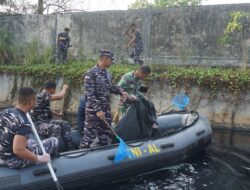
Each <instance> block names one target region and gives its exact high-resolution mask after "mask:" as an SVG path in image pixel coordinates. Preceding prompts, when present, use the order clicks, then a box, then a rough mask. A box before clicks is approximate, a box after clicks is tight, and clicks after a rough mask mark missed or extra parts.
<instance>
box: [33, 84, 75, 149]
mask: <svg viewBox="0 0 250 190" xmlns="http://www.w3.org/2000/svg"><path fill="white" fill-rule="evenodd" d="M67 89H68V85H66V84H64V85H63V89H62V90H61V92H60V93H58V94H56V93H55V92H56V83H55V81H53V80H49V81H46V82H45V84H44V88H43V90H42V91H41V92H40V93H39V94H38V95H37V96H36V104H35V106H34V108H33V109H32V110H31V112H30V115H31V117H32V120H33V121H34V123H35V125H36V130H37V132H38V134H39V135H42V136H44V137H46V138H48V137H57V138H58V139H59V141H61V140H62V141H63V142H65V143H66V145H70V143H71V141H72V139H71V127H70V124H69V122H68V121H64V120H61V119H60V120H55V119H53V114H52V111H51V109H50V102H51V101H57V100H61V99H63V98H64V96H65V94H66V92H67Z"/></svg>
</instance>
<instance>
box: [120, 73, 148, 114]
mask: <svg viewBox="0 0 250 190" xmlns="http://www.w3.org/2000/svg"><path fill="white" fill-rule="evenodd" d="M134 73H135V71H131V72H129V73H126V74H125V75H123V76H122V78H121V80H120V81H119V82H118V86H119V87H121V88H122V89H123V90H124V91H126V92H127V93H128V94H129V95H134V96H136V97H138V98H143V97H144V95H143V93H141V92H140V91H139V89H140V86H141V85H142V84H141V81H140V80H139V79H137V78H135V75H134ZM130 105H131V102H129V101H125V102H123V101H122V99H121V98H120V101H119V110H118V111H119V114H120V115H121V116H122V115H123V114H124V113H125V112H126V111H127V109H128V108H129V106H130Z"/></svg>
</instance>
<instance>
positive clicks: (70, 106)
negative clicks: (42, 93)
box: [0, 74, 250, 128]
mask: <svg viewBox="0 0 250 190" xmlns="http://www.w3.org/2000/svg"><path fill="white" fill-rule="evenodd" d="M56 82H57V88H58V89H57V90H58V91H59V90H60V89H61V88H62V84H63V79H62V78H58V79H57V80H56ZM146 83H147V84H146V85H147V86H149V92H148V93H147V96H148V98H149V99H150V100H152V101H153V102H154V104H155V106H156V109H157V110H158V111H160V110H163V109H166V108H167V107H169V106H170V105H171V99H172V98H173V97H174V96H175V95H176V94H179V93H185V89H186V86H179V87H178V88H173V87H172V85H170V84H168V83H167V82H163V81H148V82H146ZM42 85H43V84H35V83H34V80H33V78H32V77H31V76H23V75H15V76H14V75H11V74H0V90H1V92H0V106H4V105H14V104H15V99H16V93H17V89H18V88H19V87H21V86H32V87H34V88H35V89H36V90H37V91H39V90H41V87H42ZM82 94H84V92H83V88H82V86H80V85H79V86H76V87H70V91H69V93H68V95H67V98H66V101H65V111H66V112H68V113H72V114H76V111H77V108H78V104H79V98H80V96H81V95H82ZM189 97H190V104H189V105H188V107H187V108H188V109H189V110H196V111H198V112H199V113H200V114H204V115H206V116H207V117H208V118H209V120H210V122H211V123H212V125H220V126H226V127H247V128H250V117H249V115H250V106H249V105H250V93H249V91H248V92H245V93H242V94H240V95H239V96H235V95H234V94H232V93H230V91H228V89H219V91H218V92H217V93H216V94H214V96H213V97H211V92H210V91H209V90H208V89H206V88H205V87H204V88H202V89H201V88H200V87H197V86H191V85H190V89H189ZM117 101H118V96H112V112H113V113H114V112H115V110H116V109H117ZM51 107H52V109H54V110H57V111H60V109H61V108H62V102H58V103H56V104H54V103H52V104H51Z"/></svg>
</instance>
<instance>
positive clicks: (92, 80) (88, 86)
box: [80, 65, 121, 148]
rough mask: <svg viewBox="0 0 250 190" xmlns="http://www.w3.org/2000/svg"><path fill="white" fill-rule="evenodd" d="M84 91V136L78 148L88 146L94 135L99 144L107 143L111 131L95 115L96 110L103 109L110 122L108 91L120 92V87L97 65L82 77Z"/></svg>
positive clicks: (110, 136)
mask: <svg viewBox="0 0 250 190" xmlns="http://www.w3.org/2000/svg"><path fill="white" fill-rule="evenodd" d="M84 85H85V93H86V109H85V117H86V118H85V124H84V136H83V138H82V139H81V142H80V148H89V147H90V144H91V143H92V142H93V141H94V140H95V138H96V137H98V139H99V145H101V146H103V145H107V144H108V141H109V139H110V138H112V132H111V131H110V129H109V128H108V127H107V126H106V125H105V124H104V123H103V122H102V121H101V120H100V119H99V118H98V117H97V115H96V113H97V112H98V111H103V112H104V114H105V119H106V120H107V122H108V123H109V124H111V108H110V93H115V94H121V89H120V88H119V87H117V86H114V85H113V84H112V82H111V79H110V75H109V73H108V72H107V70H106V69H101V68H100V67H99V66H98V65H97V66H95V67H93V68H92V69H90V70H89V71H88V72H87V74H86V76H85V79H84Z"/></svg>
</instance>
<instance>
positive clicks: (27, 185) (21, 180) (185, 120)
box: [0, 111, 212, 190]
mask: <svg viewBox="0 0 250 190" xmlns="http://www.w3.org/2000/svg"><path fill="white" fill-rule="evenodd" d="M157 123H158V128H159V132H158V134H157V135H156V136H153V137H150V138H145V139H141V140H137V141H132V142H131V141H129V142H126V144H127V145H128V146H129V149H130V151H131V153H132V154H133V158H132V159H129V158H128V159H125V160H122V161H121V162H119V163H115V162H114V157H115V153H116V151H117V149H118V144H112V145H108V146H104V147H96V148H90V149H86V150H71V151H67V152H62V153H60V156H59V157H57V158H54V159H53V160H52V162H51V164H52V166H53V168H54V171H55V173H56V176H57V177H58V180H59V182H60V184H61V185H62V186H63V187H64V189H77V188H81V189H86V188H89V187H92V188H96V187H97V186H103V185H105V184H110V183H115V182H117V181H120V180H124V179H128V178H131V177H133V176H136V175H139V174H143V173H145V172H149V171H153V170H156V169H159V168H162V167H166V166H170V165H174V164H177V163H180V162H183V161H185V160H187V159H190V158H192V157H194V156H195V155H197V154H198V153H200V152H202V151H204V150H205V149H206V148H207V147H208V145H209V144H210V143H211V140H212V130H211V126H210V123H209V121H208V119H207V118H206V117H205V116H202V115H199V114H198V113H197V112H188V111H184V112H180V113H168V114H165V115H161V116H159V117H158V118H157ZM79 138H80V135H79V133H78V132H77V131H74V139H75V141H78V142H79ZM77 139H78V140H77ZM0 189H1V190H17V189H18V190H33V189H36V190H38V189H44V190H45V189H46V190H48V189H56V186H55V184H54V182H53V180H52V178H51V175H50V172H49V170H48V169H47V165H46V164H44V165H34V166H31V167H28V168H24V169H9V168H6V167H5V166H4V165H1V167H0Z"/></svg>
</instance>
